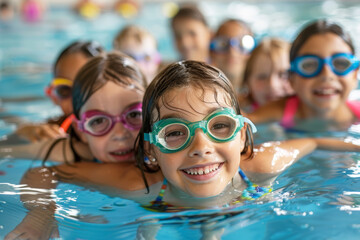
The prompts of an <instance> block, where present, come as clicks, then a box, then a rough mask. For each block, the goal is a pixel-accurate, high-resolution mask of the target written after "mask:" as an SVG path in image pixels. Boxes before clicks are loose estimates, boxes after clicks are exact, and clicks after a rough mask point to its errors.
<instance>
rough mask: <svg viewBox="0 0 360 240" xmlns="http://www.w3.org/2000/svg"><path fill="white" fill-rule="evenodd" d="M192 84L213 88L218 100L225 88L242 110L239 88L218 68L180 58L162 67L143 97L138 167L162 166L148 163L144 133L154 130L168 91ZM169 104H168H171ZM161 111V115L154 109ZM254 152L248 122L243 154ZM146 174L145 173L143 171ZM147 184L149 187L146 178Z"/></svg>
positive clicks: (143, 169) (137, 151)
mask: <svg viewBox="0 0 360 240" xmlns="http://www.w3.org/2000/svg"><path fill="white" fill-rule="evenodd" d="M186 86H189V87H192V88H198V89H202V91H203V92H205V91H207V90H209V89H212V90H214V95H215V99H216V101H217V100H218V96H217V95H218V91H224V92H225V93H226V94H227V96H228V100H229V105H230V106H231V107H233V108H234V110H235V111H236V113H237V114H241V111H240V107H239V104H238V102H237V98H236V94H235V90H234V88H233V87H232V84H231V82H230V80H229V79H228V78H227V77H226V76H225V75H224V74H223V73H222V72H221V71H220V70H219V69H217V68H215V67H212V66H210V65H208V64H206V63H203V62H198V61H191V60H187V61H181V62H176V63H173V64H171V65H169V66H168V67H166V68H165V69H164V70H163V71H161V72H160V73H159V74H158V75H157V76H156V77H155V79H154V80H153V81H152V82H151V84H150V85H149V87H148V88H147V89H146V92H145V95H144V99H143V109H142V111H143V112H142V113H143V116H142V117H143V126H142V128H141V129H140V131H139V135H138V138H137V143H138V144H137V145H136V146H137V148H136V162H137V165H138V167H139V168H140V169H141V170H142V172H144V171H149V172H155V171H158V170H159V167H158V166H157V167H155V168H154V167H153V166H149V165H148V164H145V163H144V157H145V156H146V152H145V149H144V133H149V132H151V131H152V126H153V124H154V122H156V121H158V120H159V119H160V104H166V98H165V97H166V94H167V93H168V92H170V91H171V90H173V89H178V88H181V87H186ZM167 106H168V105H167ZM156 112H157V116H154V113H156ZM249 151H250V157H251V156H252V155H253V138H252V132H251V128H250V126H249V125H246V141H245V146H244V149H243V151H242V152H241V154H244V153H248V152H249ZM143 177H144V175H143ZM144 181H145V185H146V187H148V185H147V182H146V179H145V178H144Z"/></svg>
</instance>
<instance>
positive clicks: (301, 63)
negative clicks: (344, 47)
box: [290, 53, 359, 78]
mask: <svg viewBox="0 0 360 240" xmlns="http://www.w3.org/2000/svg"><path fill="white" fill-rule="evenodd" d="M324 64H328V65H329V66H330V68H331V70H332V71H333V72H334V73H335V74H336V75H338V76H345V75H346V74H348V73H350V72H351V71H353V70H355V69H357V68H358V67H359V60H358V59H357V58H356V57H355V56H354V55H352V54H350V53H337V54H334V55H332V56H330V57H327V58H321V57H319V56H316V55H303V56H299V57H297V58H295V59H294V60H293V61H292V62H291V68H290V71H292V72H295V73H297V74H299V75H300V76H302V77H305V78H312V77H315V76H317V75H319V74H320V72H321V70H322V69H323V67H324Z"/></svg>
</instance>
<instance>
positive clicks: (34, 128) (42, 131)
mask: <svg viewBox="0 0 360 240" xmlns="http://www.w3.org/2000/svg"><path fill="white" fill-rule="evenodd" d="M15 134H16V135H18V136H19V137H22V138H24V139H26V140H28V141H30V142H37V141H42V140H49V139H53V138H60V137H66V133H65V132H64V131H63V130H62V128H60V126H59V125H57V124H48V123H43V124H24V125H21V126H20V127H19V128H18V129H17V130H16V132H15Z"/></svg>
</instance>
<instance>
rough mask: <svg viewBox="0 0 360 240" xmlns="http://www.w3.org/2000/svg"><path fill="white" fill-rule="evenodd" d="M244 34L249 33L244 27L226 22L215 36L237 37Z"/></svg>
mask: <svg viewBox="0 0 360 240" xmlns="http://www.w3.org/2000/svg"><path fill="white" fill-rule="evenodd" d="M245 34H249V31H248V29H247V28H246V27H245V26H244V25H242V24H239V23H238V22H227V23H225V24H223V25H222V26H221V27H220V28H219V30H218V32H217V34H216V35H217V36H224V37H237V36H241V35H245Z"/></svg>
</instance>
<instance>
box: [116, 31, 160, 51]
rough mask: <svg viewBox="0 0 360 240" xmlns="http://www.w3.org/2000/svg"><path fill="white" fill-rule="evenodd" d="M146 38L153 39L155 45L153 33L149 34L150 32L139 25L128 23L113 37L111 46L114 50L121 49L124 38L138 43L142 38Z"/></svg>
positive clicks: (141, 41)
mask: <svg viewBox="0 0 360 240" xmlns="http://www.w3.org/2000/svg"><path fill="white" fill-rule="evenodd" d="M146 38H151V39H152V40H153V41H154V44H155V47H156V39H155V38H154V36H153V35H151V34H150V32H148V31H147V30H145V29H144V28H142V27H139V26H135V25H128V26H125V27H124V28H123V29H122V30H121V31H120V32H119V33H118V34H117V35H116V37H115V38H114V41H113V48H114V49H115V50H120V51H122V49H121V45H122V44H123V43H124V42H125V41H126V40H129V39H131V40H133V41H135V42H137V43H139V44H142V43H143V41H144V39H146Z"/></svg>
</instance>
